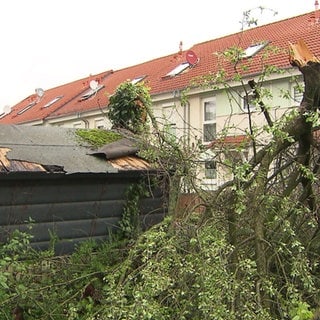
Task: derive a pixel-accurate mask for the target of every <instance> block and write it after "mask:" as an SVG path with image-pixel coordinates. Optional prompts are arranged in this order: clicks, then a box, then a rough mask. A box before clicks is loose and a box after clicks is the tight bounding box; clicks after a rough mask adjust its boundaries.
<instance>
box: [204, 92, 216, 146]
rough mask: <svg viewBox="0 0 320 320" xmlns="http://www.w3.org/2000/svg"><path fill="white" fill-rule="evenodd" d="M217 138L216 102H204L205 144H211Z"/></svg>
mask: <svg viewBox="0 0 320 320" xmlns="http://www.w3.org/2000/svg"><path fill="white" fill-rule="evenodd" d="M215 136H216V100H215V98H211V99H206V100H204V101H203V142H210V141H212V140H213V139H214V138H215Z"/></svg>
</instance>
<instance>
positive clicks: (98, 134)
mask: <svg viewBox="0 0 320 320" xmlns="http://www.w3.org/2000/svg"><path fill="white" fill-rule="evenodd" d="M76 135H77V136H78V137H79V140H80V142H81V141H82V142H86V143H89V144H90V145H91V146H92V147H94V148H98V147H101V146H103V145H105V144H108V143H111V142H114V141H117V140H119V139H121V138H122V136H121V135H120V134H119V133H117V132H113V131H110V130H101V129H77V130H76Z"/></svg>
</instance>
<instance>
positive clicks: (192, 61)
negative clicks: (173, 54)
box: [186, 50, 200, 66]
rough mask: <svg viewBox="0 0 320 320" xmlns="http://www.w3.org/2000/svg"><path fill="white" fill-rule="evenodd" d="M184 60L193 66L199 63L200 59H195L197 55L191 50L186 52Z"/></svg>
mask: <svg viewBox="0 0 320 320" xmlns="http://www.w3.org/2000/svg"><path fill="white" fill-rule="evenodd" d="M186 60H187V62H188V63H189V64H190V65H191V66H195V65H196V64H197V63H198V62H199V60H200V59H199V58H198V57H197V55H196V54H195V53H194V52H193V51H192V50H188V51H187V52H186Z"/></svg>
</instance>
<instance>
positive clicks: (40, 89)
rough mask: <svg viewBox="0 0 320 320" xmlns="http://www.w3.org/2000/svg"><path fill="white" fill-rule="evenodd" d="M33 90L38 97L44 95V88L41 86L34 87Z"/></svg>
mask: <svg viewBox="0 0 320 320" xmlns="http://www.w3.org/2000/svg"><path fill="white" fill-rule="evenodd" d="M35 92H36V95H37V96H38V97H39V98H42V97H43V95H44V90H43V89H42V88H36V89H35Z"/></svg>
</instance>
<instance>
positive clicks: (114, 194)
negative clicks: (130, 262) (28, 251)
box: [0, 172, 166, 254]
mask: <svg viewBox="0 0 320 320" xmlns="http://www.w3.org/2000/svg"><path fill="white" fill-rule="evenodd" d="M144 178H146V177H145V173H144V174H143V173H141V172H135V173H133V172H128V173H121V174H119V173H117V174H73V175H69V176H68V175H63V174H61V175H60V174H47V173H46V174H36V173H28V174H27V173H25V174H24V177H21V174H20V176H19V174H16V175H10V177H9V176H7V177H6V178H5V179H2V178H0V204H1V205H0V241H2V242H5V241H7V239H8V237H9V236H10V233H11V232H12V231H13V230H15V229H18V230H21V231H26V230H29V227H30V226H31V229H30V231H29V232H30V233H31V234H32V235H33V240H32V244H33V246H34V247H36V248H39V249H46V248H48V246H49V243H50V239H51V236H50V234H54V235H55V236H56V237H57V238H58V239H59V241H58V242H57V244H56V254H65V253H70V252H72V250H73V249H74V246H75V244H77V243H79V242H81V241H83V240H86V239H90V238H91V239H106V238H107V237H108V234H110V232H114V231H115V230H116V229H117V228H118V222H119V220H120V218H121V216H122V211H123V206H124V204H125V202H126V191H127V190H128V187H129V186H130V185H132V184H135V183H141V179H144ZM147 181H149V179H147ZM151 188H152V195H151V196H150V197H147V198H144V199H142V200H141V207H140V211H141V217H140V218H141V223H142V228H145V229H146V228H148V227H150V226H151V225H154V224H155V223H157V222H160V221H161V220H162V219H163V217H164V215H165V214H166V207H165V201H164V197H163V194H162V192H161V190H160V188H158V187H157V186H151ZM30 221H31V222H30Z"/></svg>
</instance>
